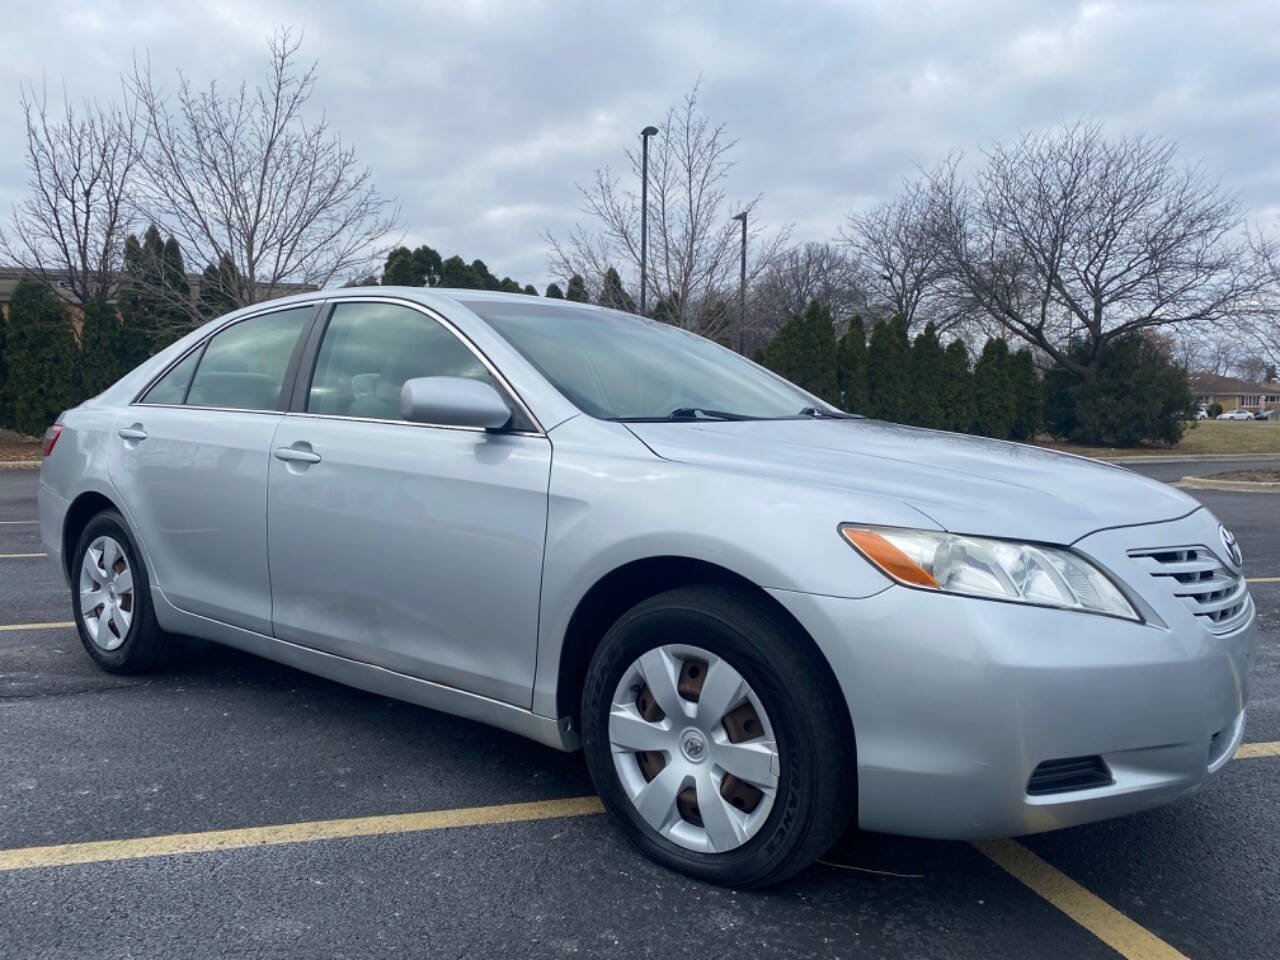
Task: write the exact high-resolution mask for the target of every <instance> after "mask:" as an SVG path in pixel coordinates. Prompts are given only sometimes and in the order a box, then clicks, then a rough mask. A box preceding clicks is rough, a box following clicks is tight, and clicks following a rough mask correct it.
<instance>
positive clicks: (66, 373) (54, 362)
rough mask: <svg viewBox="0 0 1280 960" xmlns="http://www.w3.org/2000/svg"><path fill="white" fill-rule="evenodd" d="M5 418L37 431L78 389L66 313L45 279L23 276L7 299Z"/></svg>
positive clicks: (27, 430)
mask: <svg viewBox="0 0 1280 960" xmlns="http://www.w3.org/2000/svg"><path fill="white" fill-rule="evenodd" d="M5 355H6V366H7V367H8V370H9V376H8V390H9V399H10V403H11V404H12V407H13V413H12V416H11V418H10V419H11V420H12V422H13V426H14V428H15V429H17V430H18V431H19V432H21V433H27V434H31V435H33V436H38V435H39V434H41V433H43V432H44V431H45V428H47V427H48V426H49V425H50V424H51V423H53V421H54V420H55V419H57V416H58V414H59V413H61V412H62V411H63V410H65V409H67V408H68V407H70V406H73V405H74V404H75V403H76V402H78V401H77V396H78V394H79V392H80V384H79V379H80V378H79V369H78V368H79V363H78V361H79V357H80V351H79V350H78V349H77V347H76V341H75V333H74V331H73V330H72V326H71V318H70V317H69V316H68V314H67V309H66V306H65V305H64V304H63V302H62V299H61V298H60V297H59V296H58V294H57V293H56V292H55V291H54V289H53V288H52V287H50V286H49V285H48V284H46V283H42V282H41V281H39V280H35V279H33V278H31V277H23V278H22V279H21V280H19V281H18V285H17V286H16V287H15V288H14V291H13V298H12V299H11V300H10V301H9V318H8V320H7V321H6V322H5Z"/></svg>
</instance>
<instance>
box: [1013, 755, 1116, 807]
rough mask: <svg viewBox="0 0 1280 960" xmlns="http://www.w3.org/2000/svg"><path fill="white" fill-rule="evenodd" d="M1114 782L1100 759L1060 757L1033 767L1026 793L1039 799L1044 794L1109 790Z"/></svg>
mask: <svg viewBox="0 0 1280 960" xmlns="http://www.w3.org/2000/svg"><path fill="white" fill-rule="evenodd" d="M1113 783H1115V781H1114V780H1112V779H1111V771H1110V770H1108V769H1107V765H1106V763H1104V762H1103V759H1102V758H1101V757H1099V756H1096V755H1095V756H1092V757H1063V758H1062V759H1061V760H1046V761H1045V762H1044V763H1042V764H1040V766H1038V767H1036V768H1035V770H1034V771H1033V772H1032V774H1031V779H1030V780H1028V781H1027V794H1028V795H1029V796H1032V797H1042V796H1044V795H1045V794H1047V793H1067V792H1068V791H1071V790H1091V789H1092V788H1094V787H1109V786H1111V784H1113Z"/></svg>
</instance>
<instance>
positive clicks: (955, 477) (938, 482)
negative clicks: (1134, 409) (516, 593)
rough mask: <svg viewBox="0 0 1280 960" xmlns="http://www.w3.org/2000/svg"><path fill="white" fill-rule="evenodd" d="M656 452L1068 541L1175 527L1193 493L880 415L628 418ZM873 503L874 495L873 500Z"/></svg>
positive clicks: (968, 527) (1003, 532) (959, 522)
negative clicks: (1152, 526)
mask: <svg viewBox="0 0 1280 960" xmlns="http://www.w3.org/2000/svg"><path fill="white" fill-rule="evenodd" d="M627 426H628V427H630V429H631V430H632V432H633V433H635V435H636V436H637V437H639V438H640V440H641V441H643V442H644V443H645V444H646V445H647V446H648V447H649V449H651V450H652V451H653V452H654V453H655V454H657V455H658V456H660V457H662V458H664V459H666V460H673V461H679V462H682V463H689V464H698V465H702V466H707V467H713V468H717V469H722V470H727V471H732V472H739V473H748V474H758V475H766V476H770V477H775V478H783V479H794V480H795V481H796V482H798V483H818V484H822V485H825V486H833V487H837V488H840V489H845V490H848V491H849V492H850V493H851V494H853V495H854V496H851V497H850V501H849V515H848V516H847V517H843V518H842V519H843V520H847V521H851V522H867V523H874V522H876V519H877V518H876V517H875V516H874V515H872V516H867V515H864V514H861V513H859V501H858V498H857V496H856V495H857V494H866V495H870V496H874V497H876V498H882V497H887V498H892V499H895V500H899V501H901V502H904V503H907V504H909V505H910V506H911V507H913V508H915V509H916V510H918V511H920V512H921V513H924V514H925V515H927V516H928V517H929V518H931V519H933V520H934V521H935V522H936V523H937V524H938V525H939V526H941V527H942V528H943V529H945V530H949V531H952V532H955V533H969V534H979V535H981V534H985V535H987V536H995V537H1009V538H1013V539H1022V540H1036V541H1043V542H1051V543H1063V544H1065V543H1072V542H1074V541H1076V540H1078V539H1080V538H1081V537H1083V536H1085V535H1086V534H1089V533H1092V532H1093V531H1095V530H1100V529H1102V528H1104V527H1115V526H1125V525H1130V524H1139V523H1155V522H1159V521H1163V520H1174V519H1176V518H1178V517H1182V516H1185V515H1186V514H1188V513H1190V512H1192V511H1193V510H1195V509H1197V507H1198V506H1199V504H1198V503H1197V502H1196V501H1195V500H1193V499H1192V498H1191V497H1189V496H1187V495H1186V494H1184V493H1182V492H1180V491H1178V490H1175V489H1174V488H1173V487H1170V486H1167V485H1166V484H1163V483H1160V482H1158V481H1155V480H1150V479H1147V478H1146V477H1142V476H1139V475H1138V474H1136V473H1132V472H1131V471H1129V470H1126V469H1124V468H1123V467H1117V466H1112V465H1111V464H1106V463H1100V462H1099V461H1096V460H1088V459H1086V458H1084V457H1077V456H1072V455H1070V454H1061V453H1055V452H1053V451H1050V450H1044V449H1042V448H1040V447H1032V446H1026V445H1024V444H1018V443H1007V442H1005V441H1001V440H988V439H986V438H984V437H973V436H967V435H965V434H958V433H943V432H941V431H937V430H923V429H919V428H916V427H904V426H900V425H897V424H891V423H884V422H881V421H878V420H820V419H812V420H808V419H806V420H754V421H741V422H737V421H734V422H729V421H700V422H697V423H630V424H628V425H627ZM870 502H872V501H870V500H868V503H870Z"/></svg>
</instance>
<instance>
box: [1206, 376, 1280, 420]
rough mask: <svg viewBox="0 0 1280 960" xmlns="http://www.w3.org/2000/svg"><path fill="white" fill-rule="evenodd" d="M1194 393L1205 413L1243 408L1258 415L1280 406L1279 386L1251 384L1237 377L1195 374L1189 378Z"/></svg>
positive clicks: (1278, 384) (1277, 384)
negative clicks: (1216, 406)
mask: <svg viewBox="0 0 1280 960" xmlns="http://www.w3.org/2000/svg"><path fill="white" fill-rule="evenodd" d="M1190 382H1191V391H1192V393H1194V394H1195V395H1196V402H1197V403H1199V404H1200V406H1202V407H1205V408H1206V409H1207V408H1209V407H1211V406H1213V404H1215V403H1217V404H1221V405H1222V409H1223V410H1224V411H1226V410H1234V409H1236V408H1237V407H1244V408H1245V409H1247V410H1251V411H1257V410H1262V409H1268V410H1269V409H1271V408H1272V407H1277V406H1280V383H1251V382H1250V381H1248V380H1237V379H1236V378H1235V377H1220V376H1218V375H1217V374H1216V373H1194V374H1192V375H1191V377H1190Z"/></svg>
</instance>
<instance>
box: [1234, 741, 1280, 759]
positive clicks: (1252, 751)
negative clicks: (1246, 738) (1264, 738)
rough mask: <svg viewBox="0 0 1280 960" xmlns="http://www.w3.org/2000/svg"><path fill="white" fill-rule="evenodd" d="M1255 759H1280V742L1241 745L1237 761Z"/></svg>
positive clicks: (1237, 752) (1237, 753)
mask: <svg viewBox="0 0 1280 960" xmlns="http://www.w3.org/2000/svg"><path fill="white" fill-rule="evenodd" d="M1254 757H1280V740H1272V741H1270V742H1269V743H1242V744H1240V749H1238V750H1237V751H1236V757H1235V758H1236V759H1237V760H1251V759H1253V758H1254Z"/></svg>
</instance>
